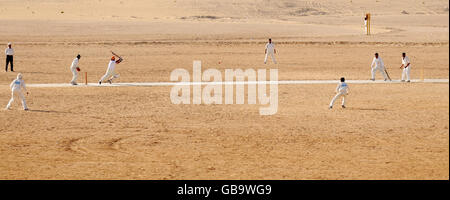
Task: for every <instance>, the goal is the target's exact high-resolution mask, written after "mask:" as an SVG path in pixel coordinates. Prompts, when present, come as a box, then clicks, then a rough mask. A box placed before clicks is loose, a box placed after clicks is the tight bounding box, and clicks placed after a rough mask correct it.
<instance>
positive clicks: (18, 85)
mask: <svg viewBox="0 0 450 200" xmlns="http://www.w3.org/2000/svg"><path fill="white" fill-rule="evenodd" d="M10 87H11V100H9V103H8V105H7V106H6V108H5V109H6V110H9V108H10V107H11V104H12V102H14V96H18V97H19V98H20V99H21V100H22V106H23V109H24V110H28V107H27V103H26V102H25V97H24V96H23V93H22V88H23V89H24V90H25V92H26V93H27V94H28V92H27V88H26V87H25V82H24V81H23V79H22V74H21V73H19V74H17V78H16V79H14V81H13V82H12V83H11V85H10Z"/></svg>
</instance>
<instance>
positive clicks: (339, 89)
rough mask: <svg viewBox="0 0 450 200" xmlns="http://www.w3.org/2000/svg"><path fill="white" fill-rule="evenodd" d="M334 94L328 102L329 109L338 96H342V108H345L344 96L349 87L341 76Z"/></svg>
mask: <svg viewBox="0 0 450 200" xmlns="http://www.w3.org/2000/svg"><path fill="white" fill-rule="evenodd" d="M336 92H337V94H336V96H334V98H333V99H332V100H331V102H330V107H329V108H330V109H332V108H333V104H334V102H335V101H336V100H337V99H338V98H339V97H342V108H345V97H346V96H347V95H348V92H349V88H348V85H347V83H346V82H345V78H344V77H342V78H341V82H340V83H339V84H338V86H337V87H336Z"/></svg>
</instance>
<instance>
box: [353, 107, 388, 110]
mask: <svg viewBox="0 0 450 200" xmlns="http://www.w3.org/2000/svg"><path fill="white" fill-rule="evenodd" d="M348 109H349V110H370V111H387V109H384V108H353V107H351V108H348Z"/></svg>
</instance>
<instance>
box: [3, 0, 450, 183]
mask: <svg viewBox="0 0 450 200" xmlns="http://www.w3.org/2000/svg"><path fill="white" fill-rule="evenodd" d="M448 6H449V3H448V1H444V0H420V1H419V0H408V1H407V0H399V1H390V0H377V1H375V0H373V1H372V0H359V1H356V0H354V1H351V0H317V1H300V0H299V1H295V0H278V1H274V0H255V1H250V0H239V1H238V0H235V1H219V0H184V1H181V0H173V1H166V0H152V1H144V0H129V1H124V0H122V1H120V0H111V1H105V0H95V1H92V0H78V1H74V0H64V1H52V0H43V1H30V0H15V1H12V0H0V47H1V44H6V43H7V42H9V41H11V42H13V47H14V48H15V51H16V53H15V58H14V59H15V70H16V73H11V72H8V73H5V72H3V71H2V72H0V106H1V107H3V106H5V105H6V104H7V102H8V100H9V98H10V90H9V88H8V85H9V83H10V82H11V81H12V80H13V79H14V78H15V77H16V75H17V72H21V73H23V75H24V78H25V81H26V83H28V84H30V83H68V82H69V81H70V79H71V73H70V71H69V66H70V64H71V62H72V60H73V58H74V57H75V56H76V54H78V53H80V54H81V55H82V58H81V60H80V67H81V69H82V72H88V80H89V82H97V81H98V79H99V78H100V77H101V76H102V75H103V73H104V72H105V70H106V67H107V63H108V60H109V57H110V53H109V51H110V50H114V51H116V52H117V53H119V54H121V55H122V56H123V57H124V59H125V61H124V62H123V63H121V64H119V65H118V66H117V72H118V73H119V74H120V75H121V77H120V78H119V79H118V80H117V81H118V82H158V81H164V82H167V81H169V77H170V73H171V71H172V70H174V69H176V68H185V69H187V70H188V71H190V72H192V62H193V61H194V60H201V61H202V64H203V66H202V67H203V69H204V70H205V69H209V68H215V69H219V70H220V71H222V72H223V70H225V69H228V68H233V69H235V68H241V69H248V68H252V69H262V68H264V69H269V68H277V69H278V70H279V79H280V80H329V79H331V80H337V79H339V78H340V77H341V76H345V77H346V78H347V79H353V80H358V79H363V80H364V79H369V78H370V71H369V70H370V63H371V60H372V56H373V54H374V53H375V52H378V53H380V55H381V57H382V58H383V59H384V61H385V63H386V65H387V69H388V70H389V73H390V75H391V77H392V78H393V79H400V75H401V71H400V69H399V67H400V65H401V60H400V56H401V53H402V52H407V54H408V55H409V56H410V58H411V61H412V72H411V74H412V78H413V79H420V78H421V77H422V71H423V75H424V78H430V79H435V78H441V79H448V78H449V44H448V42H449V11H448V10H449V9H448ZM403 11H404V12H403ZM365 12H370V13H372V18H373V22H372V24H373V32H372V33H373V34H372V35H371V36H366V35H364V32H363V21H362V18H363V14H364V13H365ZM269 37H271V38H273V39H274V42H275V43H276V48H277V50H278V54H277V59H278V61H279V64H277V65H274V64H271V63H270V64H268V65H264V64H263V58H264V54H263V53H264V44H265V43H266V40H267V38H269ZM4 47H5V46H4ZM1 50H2V51H3V49H1ZM3 62H4V55H3V53H2V54H0V63H3ZM0 66H3V65H0ZM2 69H3V68H2ZM377 78H381V75H380V74H378V75H377ZM83 79H84V77H83V76H80V78H79V82H83ZM350 87H351V94H350V96H349V98H348V108H347V109H345V110H344V109H341V108H339V106H338V105H337V104H336V107H335V109H333V110H328V103H329V101H330V100H331V98H332V96H333V94H334V89H335V85H334V84H323V85H280V86H279V109H278V113H277V114H276V115H273V116H260V115H259V113H258V109H259V107H261V105H248V104H244V105H174V104H172V103H171V101H170V89H171V87H120V88H113V87H102V88H94V87H89V88H88V87H77V88H29V91H30V92H31V94H30V95H29V96H27V101H28V104H29V107H30V109H31V111H29V112H24V111H22V110H20V105H19V104H18V103H17V102H16V104H14V106H13V109H12V110H9V111H3V110H1V111H0V179H447V180H448V178H449V160H448V158H449V148H448V147H449V135H448V134H449V128H448V124H449V117H448V115H449V84H448V83H446V84H443V83H439V84H432V83H411V84H361V85H350Z"/></svg>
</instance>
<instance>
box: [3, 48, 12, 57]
mask: <svg viewBox="0 0 450 200" xmlns="http://www.w3.org/2000/svg"><path fill="white" fill-rule="evenodd" d="M5 54H6V55H7V56H12V55H14V49H13V48H9V47H8V48H6V49H5Z"/></svg>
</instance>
